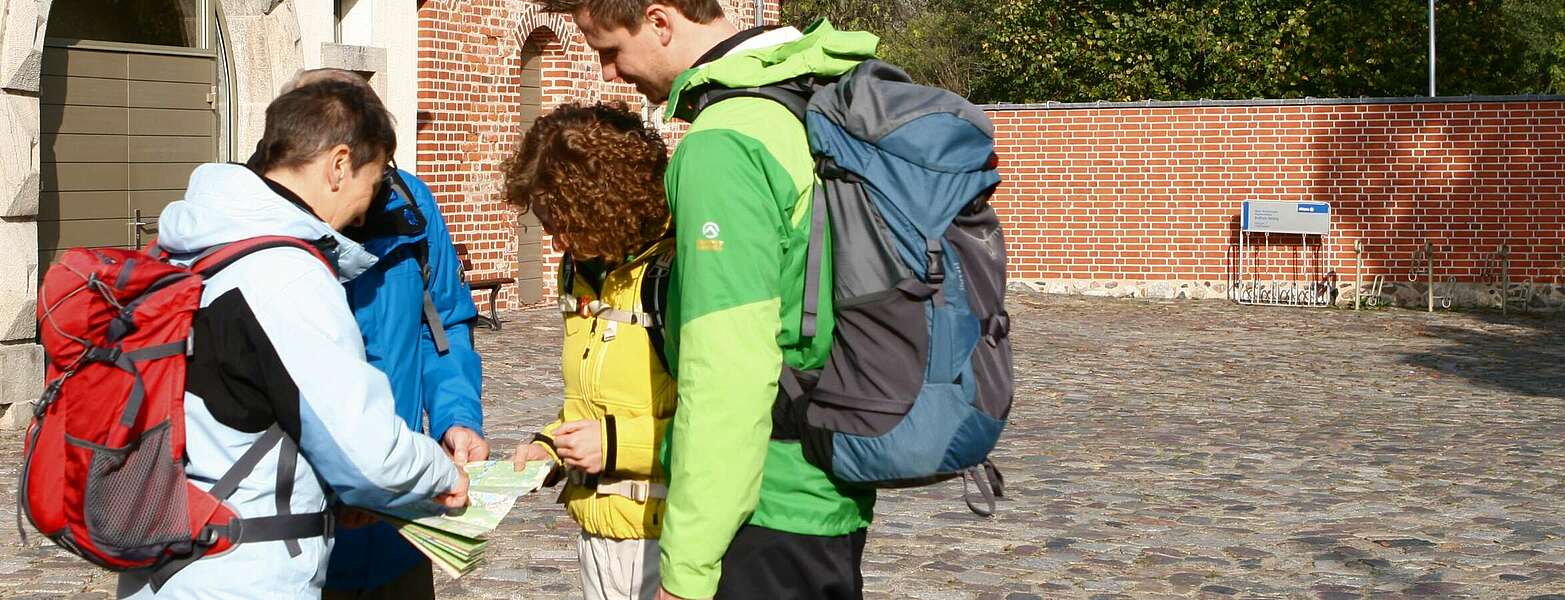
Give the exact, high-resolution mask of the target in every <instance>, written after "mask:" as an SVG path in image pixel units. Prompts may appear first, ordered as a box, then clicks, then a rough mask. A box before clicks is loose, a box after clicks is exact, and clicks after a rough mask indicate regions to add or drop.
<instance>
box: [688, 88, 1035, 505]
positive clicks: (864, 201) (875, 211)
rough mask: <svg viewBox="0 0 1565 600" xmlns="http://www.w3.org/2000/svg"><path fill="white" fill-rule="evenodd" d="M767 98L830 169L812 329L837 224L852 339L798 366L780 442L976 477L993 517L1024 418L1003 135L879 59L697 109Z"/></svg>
mask: <svg viewBox="0 0 1565 600" xmlns="http://www.w3.org/2000/svg"><path fill="white" fill-rule="evenodd" d="M740 96H748V97H761V98H767V99H771V100H775V101H776V102H779V103H781V104H782V105H784V106H786V107H788V109H789V110H790V111H792V112H793V114H794V115H795V116H796V117H798V118H799V119H800V120H801V121H803V122H804V124H805V131H806V133H807V135H808V136H809V141H810V149H811V151H812V152H813V153H814V155H815V159H816V174H817V176H818V180H819V181H818V183H817V184H816V186H815V193H814V199H813V209H812V211H811V212H812V215H813V216H812V220H813V221H812V224H811V228H810V242H809V249H808V259H807V264H808V265H809V271H808V273H807V275H806V277H805V284H804V285H805V289H804V303H805V304H804V311H803V312H804V317H803V319H804V321H803V324H802V328H801V329H802V331H801V333H802V335H804V336H812V335H814V334H815V330H816V318H817V315H818V314H819V312H818V309H819V306H818V302H817V301H816V299H817V298H818V297H819V294H818V293H817V290H819V286H820V285H821V284H822V282H821V269H820V266H821V261H822V258H823V257H822V254H823V251H824V249H825V246H826V244H825V240H824V235H825V231H826V230H827V220H829V221H830V231H831V248H832V250H831V257H830V259H831V260H832V267H833V269H832V270H833V273H834V274H835V276H834V281H832V282H831V283H830V284H831V285H833V286H834V288H833V291H832V294H833V299H834V306H835V311H836V314H835V317H836V332H835V334H834V338H833V340H832V347H831V354H830V357H829V358H828V359H827V361H826V364H825V366H824V367H823V368H821V369H819V370H815V371H799V370H795V369H792V368H790V367H787V366H786V365H785V366H784V368H783V373H782V376H781V378H780V380H779V386H778V388H779V392H778V398H777V403H776V404H775V406H774V408H773V414H772V427H773V434H772V437H773V438H774V439H786V440H793V439H797V440H799V441H800V442H801V443H802V445H803V449H804V454H805V456H806V458H808V459H809V461H810V462H811V463H813V464H815V465H816V466H818V467H820V468H821V469H822V470H825V471H826V472H828V473H830V474H832V475H833V476H834V477H836V478H837V479H839V480H842V481H844V482H849V483H856V484H862V485H870V486H875V487H913V486H920V485H927V484H930V483H934V482H937V481H943V480H946V479H950V478H952V477H957V476H962V477H963V479H964V488H965V487H967V482H968V481H971V482H972V483H973V484H974V486H975V487H976V489H977V491H978V493H979V495H980V496H981V498H982V500H983V503H982V504H983V505H982V506H980V504H978V503H975V502H974V499H973V496H972V493H971V491H967V492H965V493H964V495H965V496H966V500H967V504H968V506H969V508H971V509H972V510H973V511H974V512H976V513H978V514H982V515H989V514H993V512H994V504H995V497H996V496H999V495H1001V494H1002V493H1003V491H1002V480H1001V478H1000V474H999V471H998V470H997V469H995V468H994V465H993V463H991V462H989V460H988V456H989V452H990V451H991V450H993V449H994V447H995V443H996V442H997V441H998V440H999V438H1000V430H1001V429H1002V428H1004V426H1005V420H1006V418H1007V416H1008V414H1009V413H1010V409H1011V400H1012V388H1013V377H1012V370H1011V342H1010V338H1009V335H1008V334H1009V332H1010V320H1009V317H1008V315H1007V314H1006V312H1005V285H1006V259H1005V242H1004V237H1003V235H1002V233H1001V230H1000V222H999V219H998V218H997V217H996V216H995V212H994V209H993V208H991V207H990V206H989V197H990V195H991V194H992V193H993V192H994V190H995V187H996V186H997V185H999V183H1000V176H999V174H998V172H997V171H996V166H997V165H996V163H997V160H996V157H995V154H994V126H993V124H991V123H990V121H989V119H988V117H986V116H984V114H983V112H982V111H981V110H979V109H978V108H977V107H975V106H973V105H972V104H971V103H969V102H968V101H967V100H965V99H963V98H962V97H961V96H958V95H956V94H954V93H951V92H949V91H946V90H942V89H938V88H932V87H927V86H922V85H917V84H914V83H912V81H911V80H910V79H909V78H908V76H907V74H906V73H904V72H903V71H902V70H900V69H898V68H896V67H894V66H892V65H889V64H887V63H884V62H880V61H876V60H870V61H866V62H864V63H862V64H860V65H859V66H857V67H855V68H854V69H853V70H852V71H849V72H848V73H846V74H844V75H843V76H841V77H839V78H836V79H821V78H815V77H807V78H803V79H797V80H792V81H788V82H784V83H781V84H778V85H773V86H766V87H760V88H748V89H709V90H704V91H702V92H700V93H699V94H698V95H696V96H695V98H696V100H695V107H696V110H700V109H702V108H705V107H706V106H710V105H711V104H713V103H715V102H718V101H720V100H723V99H727V98H732V97H740Z"/></svg>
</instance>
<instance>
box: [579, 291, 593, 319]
mask: <svg viewBox="0 0 1565 600" xmlns="http://www.w3.org/2000/svg"><path fill="white" fill-rule="evenodd" d="M591 304H592V298H588V297H586V296H580V297H577V298H576V316H578V317H581V318H583V319H588V318H592V307H591V306H590V305H591Z"/></svg>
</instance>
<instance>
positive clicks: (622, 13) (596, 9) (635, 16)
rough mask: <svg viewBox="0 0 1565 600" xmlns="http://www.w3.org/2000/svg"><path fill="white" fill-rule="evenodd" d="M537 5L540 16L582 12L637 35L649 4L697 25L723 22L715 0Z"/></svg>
mask: <svg viewBox="0 0 1565 600" xmlns="http://www.w3.org/2000/svg"><path fill="white" fill-rule="evenodd" d="M539 4H542V5H543V10H544V12H552V13H562V14H567V15H574V14H576V13H578V12H580V11H582V10H586V11H587V14H590V15H592V20H593V21H596V22H598V23H602V24H604V25H609V26H611V27H623V28H625V30H626V31H629V32H631V33H635V32H637V31H641V14H642V12H643V11H645V10H647V7H648V6H651V5H653V4H662V5H663V6H672V7H674V9H675V10H678V11H679V12H680V13H681V14H683V15H685V18H687V19H690V20H692V21H695V22H697V23H711V22H712V21H716V20H718V19H721V18H723V5H722V4H721V3H719V2H718V1H717V0H543V1H542V2H540V3H539Z"/></svg>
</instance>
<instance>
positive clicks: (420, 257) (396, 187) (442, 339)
mask: <svg viewBox="0 0 1565 600" xmlns="http://www.w3.org/2000/svg"><path fill="white" fill-rule="evenodd" d="M386 181H387V182H388V183H389V184H390V185H391V191H393V192H396V193H397V195H399V196H402V199H404V200H407V202H408V209H409V210H412V211H413V212H415V213H418V217H419V219H420V220H421V222H423V223H426V224H427V223H429V220H428V217H426V216H425V215H424V213H423V211H420V210H419V208H418V201H417V200H414V199H413V192H412V191H410V190H409V189H408V185H407V182H406V181H403V180H402V174H401V173H399V172H397V171H396V170H392V171H391V176H390V177H388V178H387V180H386ZM426 226H427V225H426ZM411 252H412V253H413V260H416V261H418V272H419V276H421V277H423V278H424V308H423V312H424V323H425V324H426V325H428V326H429V336H430V338H431V339H433V340H434V342H435V352H439V353H441V354H445V353H446V352H447V351H449V350H451V340H449V339H447V338H446V326H445V323H444V322H443V321H442V320H441V318H440V311H439V310H438V309H436V308H435V297H434V296H433V295H431V294H430V293H429V279H430V270H429V236H428V235H427V234H426V235H425V236H424V237H423V238H421V239H419V241H418V244H416V245H414V247H413V248H412V249H411Z"/></svg>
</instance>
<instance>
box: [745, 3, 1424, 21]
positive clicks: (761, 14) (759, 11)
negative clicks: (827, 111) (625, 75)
mask: <svg viewBox="0 0 1565 600" xmlns="http://www.w3.org/2000/svg"><path fill="white" fill-rule="evenodd" d="M1429 1H1430V2H1434V0H1429ZM765 24H766V0H755V26H756V27H760V26H762V25H765Z"/></svg>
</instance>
